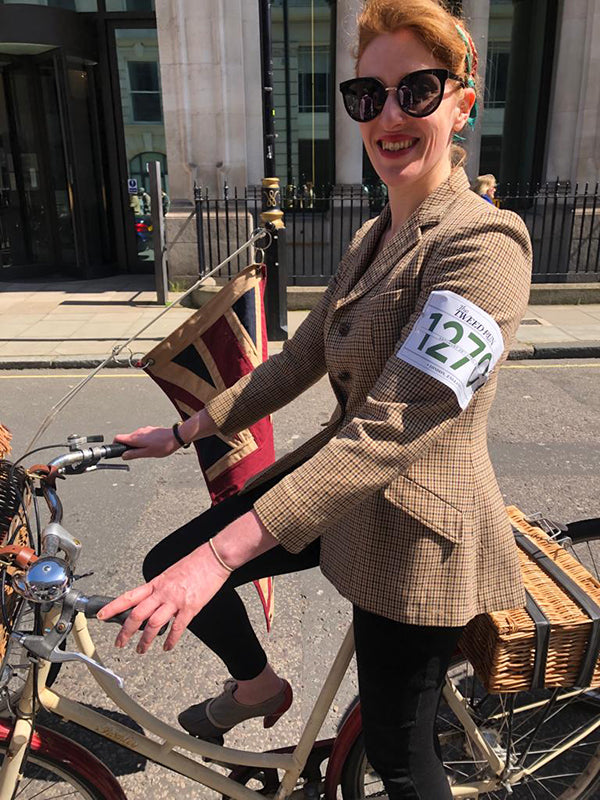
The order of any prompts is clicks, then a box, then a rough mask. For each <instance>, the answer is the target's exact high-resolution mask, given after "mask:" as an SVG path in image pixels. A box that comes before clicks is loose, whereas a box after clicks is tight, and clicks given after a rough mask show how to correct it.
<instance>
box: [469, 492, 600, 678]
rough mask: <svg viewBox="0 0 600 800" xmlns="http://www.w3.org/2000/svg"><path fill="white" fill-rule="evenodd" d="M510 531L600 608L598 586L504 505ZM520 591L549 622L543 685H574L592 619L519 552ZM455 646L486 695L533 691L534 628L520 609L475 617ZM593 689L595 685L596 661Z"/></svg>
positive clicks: (599, 675)
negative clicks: (529, 543)
mask: <svg viewBox="0 0 600 800" xmlns="http://www.w3.org/2000/svg"><path fill="white" fill-rule="evenodd" d="M507 511H508V515H509V517H510V520H511V522H512V525H513V528H516V529H517V530H518V531H520V532H521V533H523V534H525V535H526V536H527V538H528V539H530V540H531V541H532V542H534V543H535V544H536V545H537V547H538V548H539V550H541V551H542V552H543V553H545V554H546V555H547V556H549V557H550V558H551V559H552V561H554V562H555V563H556V564H557V565H558V566H559V567H560V568H561V569H562V571H563V572H564V573H566V574H567V575H568V576H569V577H570V578H571V579H572V580H573V581H574V582H575V583H576V584H577V585H578V586H579V587H581V588H582V589H584V591H585V592H586V594H587V595H588V596H589V597H590V598H591V599H592V600H593V601H594V602H595V603H596V604H597V605H599V606H600V583H599V582H598V581H597V580H596V579H595V578H594V577H593V576H592V575H591V574H590V573H589V572H588V571H587V570H586V569H585V567H584V566H582V564H580V562H579V561H578V560H577V559H576V558H574V557H573V556H572V555H571V554H570V553H569V552H567V551H566V550H565V549H564V548H563V547H561V546H560V545H558V544H556V543H555V542H554V541H553V540H552V539H551V538H550V537H549V536H548V535H547V534H546V533H544V531H542V530H541V529H540V528H538V527H536V526H534V525H531V524H529V523H528V522H527V521H526V520H525V518H524V515H523V514H522V512H521V511H519V509H518V508H515V507H514V506H509V507H508V508H507ZM518 551H519V559H520V561H521V570H522V573H523V580H524V582H525V588H526V590H527V592H528V593H529V594H530V595H531V597H532V598H533V600H534V601H535V603H536V604H537V605H538V607H539V608H540V609H541V610H542V611H543V613H544V615H545V616H546V617H547V619H548V621H549V622H550V644H549V651H548V658H547V662H546V669H545V678H544V685H545V686H547V687H558V686H564V687H569V686H575V685H577V678H578V676H579V674H580V668H581V663H582V659H583V658H584V655H585V652H586V647H587V644H588V641H589V638H590V633H591V629H592V621H591V619H590V617H589V616H588V615H587V614H586V613H585V611H583V609H582V608H581V607H580V606H579V605H578V604H577V603H576V602H575V601H574V600H572V599H571V597H569V595H568V594H566V593H565V591H564V589H563V588H562V587H561V585H560V584H559V583H558V582H557V581H555V580H553V579H552V578H551V577H550V576H549V575H548V574H547V573H546V572H544V570H542V569H541V568H540V566H539V565H538V563H537V562H536V561H535V560H534V559H533V558H532V557H531V556H530V555H529V554H528V553H526V552H524V551H523V550H521V549H520V548H519V549H518ZM460 647H461V650H462V652H463V653H464V655H465V656H466V657H467V658H468V659H469V661H470V662H471V664H472V665H473V668H474V670H475V673H476V674H477V677H478V678H479V679H480V680H481V682H482V683H483V684H484V686H485V688H486V689H487V691H488V692H492V693H497V692H518V691H524V690H528V689H530V688H531V687H532V681H533V676H534V662H535V655H536V627H535V623H534V621H533V619H532V618H531V616H530V615H529V614H528V612H527V611H526V610H525V608H516V609H511V610H508V611H494V612H491V613H489V614H480V615H479V616H477V617H475V618H474V619H473V620H471V622H470V623H469V624H468V625H467V627H466V629H465V632H464V634H463V637H462V639H461V643H460ZM590 685H591V686H592V687H594V688H597V687H600V662H597V663H596V666H595V669H594V673H593V679H592V681H591V684H590Z"/></svg>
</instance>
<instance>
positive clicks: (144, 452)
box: [121, 442, 151, 461]
mask: <svg viewBox="0 0 600 800" xmlns="http://www.w3.org/2000/svg"><path fill="white" fill-rule="evenodd" d="M123 444H127V442H124V443H123ZM132 447H134V448H135V449H134V450H126V451H125V452H124V453H123V455H122V456H121V458H122V459H123V461H134V460H135V459H136V458H150V456H151V453H150V451H149V448H147V447H135V445H132Z"/></svg>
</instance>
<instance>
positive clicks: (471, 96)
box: [452, 86, 477, 131]
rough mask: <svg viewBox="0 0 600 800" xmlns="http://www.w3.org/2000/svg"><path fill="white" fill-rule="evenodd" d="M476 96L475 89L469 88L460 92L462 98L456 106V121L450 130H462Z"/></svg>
mask: <svg viewBox="0 0 600 800" xmlns="http://www.w3.org/2000/svg"><path fill="white" fill-rule="evenodd" d="M476 96H477V95H476V93H475V89H472V88H471V87H470V86H467V87H466V88H465V89H463V90H462V96H461V98H460V100H459V101H458V103H457V104H456V119H455V123H454V125H453V128H452V129H453V130H454V131H460V130H462V129H463V128H464V127H465V125H466V124H467V122H468V120H469V114H470V113H471V109H472V108H473V105H474V103H475V99H476Z"/></svg>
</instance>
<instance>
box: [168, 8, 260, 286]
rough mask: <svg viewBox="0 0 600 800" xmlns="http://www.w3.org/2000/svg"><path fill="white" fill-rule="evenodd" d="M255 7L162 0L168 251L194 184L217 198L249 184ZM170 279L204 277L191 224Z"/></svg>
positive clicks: (174, 251)
mask: <svg viewBox="0 0 600 800" xmlns="http://www.w3.org/2000/svg"><path fill="white" fill-rule="evenodd" d="M247 5H248V3H247V0H220V1H219V2H218V3H214V2H212V0H162V2H160V3H157V8H156V23H157V30H158V44H159V54H160V69H161V82H162V100H163V111H164V125H165V134H166V140H167V159H168V166H169V186H170V195H171V210H170V211H169V214H168V215H167V220H166V222H167V226H166V227H167V246H168V242H169V241H172V240H173V239H174V238H175V236H176V235H177V234H178V233H179V231H180V229H181V227H182V225H183V224H184V222H185V220H186V218H187V216H188V215H189V211H190V210H191V208H192V191H193V183H194V180H195V181H197V183H198V184H200V185H201V186H203V187H206V188H208V190H209V192H210V194H211V195H213V196H214V195H215V193H218V194H219V195H222V191H223V185H224V183H225V181H227V183H228V184H229V186H231V187H233V186H238V187H240V188H242V189H243V187H244V186H246V184H247V172H246V163H247V147H246V145H247V143H246V96H245V86H246V81H247V79H248V76H247V74H246V70H245V63H244V43H245V41H246V40H247V37H248V35H250V34H249V33H247V32H245V31H244V16H243V14H242V8H244V9H245V11H244V13H245V15H246V17H247V16H248V9H246V6H247ZM169 275H170V277H171V278H176V279H177V280H178V281H179V282H181V283H186V282H187V283H189V282H190V281H191V279H192V278H196V277H197V252H196V236H195V227H194V224H193V222H192V223H189V224H188V225H187V227H186V230H185V232H184V233H183V234H181V236H180V238H179V239H178V241H177V243H176V244H175V245H174V247H173V249H172V250H171V252H170V254H169Z"/></svg>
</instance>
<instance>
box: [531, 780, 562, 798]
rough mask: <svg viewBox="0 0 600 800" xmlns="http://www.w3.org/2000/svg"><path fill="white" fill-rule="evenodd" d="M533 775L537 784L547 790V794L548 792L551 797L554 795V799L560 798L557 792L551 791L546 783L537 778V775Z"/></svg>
mask: <svg viewBox="0 0 600 800" xmlns="http://www.w3.org/2000/svg"><path fill="white" fill-rule="evenodd" d="M531 777H532V778H533V780H534V781H535V782H536V784H537V785H538V786H540V787H541V788H542V789H543V790H544V791H545V792H546V793H547V794H548V795H549V796H550V797H553V798H554V800H559V797H558V795H557V794H554V792H551V791H550V789H548V787H547V786H545V785H544V784H543V783H542V782H541V780H540V779H539V778H536V777H535V775H532V776H531Z"/></svg>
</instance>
